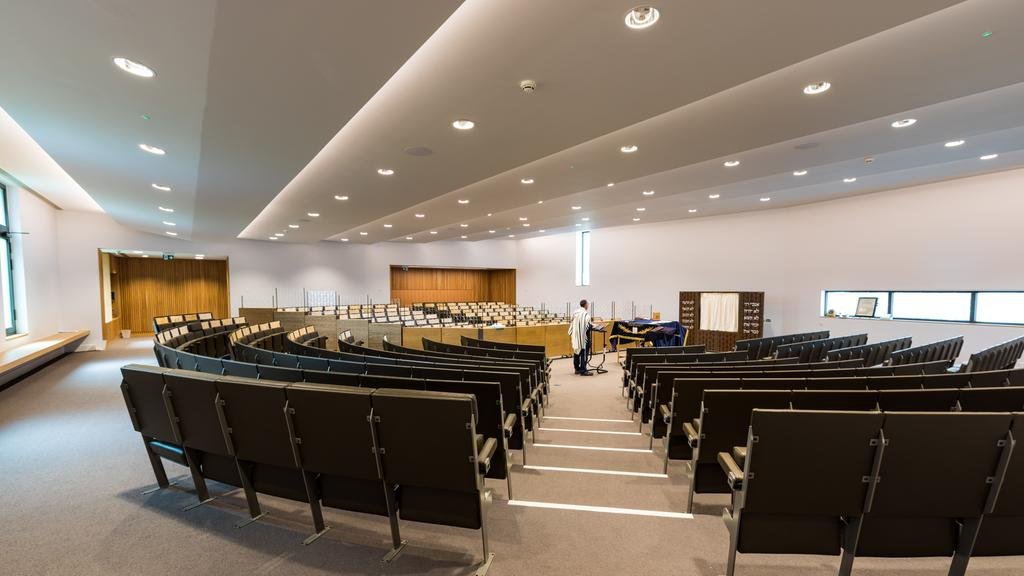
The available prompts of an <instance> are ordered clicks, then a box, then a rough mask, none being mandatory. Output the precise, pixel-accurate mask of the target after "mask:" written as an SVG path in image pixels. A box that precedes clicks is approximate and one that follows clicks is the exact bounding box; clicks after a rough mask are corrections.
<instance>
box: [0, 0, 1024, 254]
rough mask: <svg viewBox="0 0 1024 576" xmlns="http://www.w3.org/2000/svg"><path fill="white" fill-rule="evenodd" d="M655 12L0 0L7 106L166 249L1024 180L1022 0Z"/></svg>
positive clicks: (776, 0) (593, 1)
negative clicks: (815, 89)
mask: <svg viewBox="0 0 1024 576" xmlns="http://www.w3.org/2000/svg"><path fill="white" fill-rule="evenodd" d="M651 3H652V4H653V5H655V6H656V7H658V8H659V10H661V19H660V21H659V22H658V23H657V24H656V25H655V26H653V27H651V28H650V29H647V30H641V31H638V30H630V29H628V28H626V27H625V26H624V24H623V16H624V15H625V13H626V11H627V10H628V9H629V8H631V7H632V6H633V5H634V1H625V2H624V1H613V0H559V3H558V10H552V9H551V2H550V1H542V0H519V1H517V2H491V1H487V0H466V1H465V2H461V3H460V2H458V1H456V0H431V2H414V3H412V2H403V1H401V0H387V1H380V2H374V3H372V4H370V5H368V4H366V3H362V2H360V3H356V2H332V1H329V0H319V1H308V2H302V3H299V4H298V6H297V5H296V4H295V3H281V2H275V1H273V0H259V1H258V2H257V1H254V0H220V1H218V2H210V1H203V0H193V1H187V2H174V3H166V2H157V1H156V0H146V1H128V0H121V1H115V0H97V1H95V2H92V3H83V2H78V1H74V0H66V1H64V2H52V3H46V4H43V5H42V6H39V5H37V4H39V3H36V2H27V1H15V0H0V4H3V8H2V11H3V13H4V14H5V17H4V19H3V20H2V23H0V52H2V53H4V54H11V53H16V54H18V55H19V57H18V58H4V59H0V77H5V78H18V79H19V82H16V83H11V84H10V85H4V86H3V89H0V107H3V108H4V109H6V110H7V111H8V112H9V113H10V114H11V116H12V117H13V118H14V119H15V120H17V122H18V123H19V124H21V126H22V127H24V128H25V130H26V131H27V132H28V133H29V134H30V135H31V136H32V137H33V138H35V140H36V141H37V142H39V144H40V145H41V146H42V148H43V149H45V150H46V152H48V153H49V154H50V156H52V157H53V159H54V160H56V162H57V163H58V164H60V166H61V167H63V168H64V169H65V170H66V171H67V172H68V174H70V175H71V177H73V178H74V180H75V181H77V182H78V184H81V185H82V187H83V188H85V190H86V191H88V192H89V194H90V195H92V197H93V198H95V199H96V201H97V202H98V203H99V204H100V205H101V206H102V207H103V209H105V210H106V211H107V212H108V213H110V214H111V215H112V216H113V217H114V218H116V219H117V220H119V221H121V222H122V223H125V224H127V225H129V226H133V227H135V228H138V229H142V230H147V231H152V232H154V233H160V234H162V233H163V231H164V230H165V229H166V228H165V227H164V226H163V225H162V224H161V221H162V220H165V219H166V214H162V213H160V212H159V211H157V209H156V205H158V204H163V205H167V204H172V205H173V206H174V208H175V209H176V212H175V214H174V217H175V220H176V221H177V224H178V226H176V227H175V230H177V231H178V232H179V234H180V236H179V237H181V238H188V237H204V238H207V237H208V238H225V237H234V236H241V237H243V238H252V239H256V240H261V241H263V240H267V238H268V237H269V236H271V235H273V234H275V233H284V234H285V236H284V237H283V238H282V239H281V240H280V241H285V242H315V241H320V240H325V239H332V240H340V239H342V238H346V239H349V240H350V241H352V242H380V241H389V240H397V241H402V242H405V241H406V240H404V238H406V237H411V238H413V240H412V241H413V242H419V241H424V242H425V241H434V240H443V239H456V240H457V239H459V238H460V236H462V235H465V236H466V237H467V240H482V239H487V238H493V237H496V236H498V235H505V236H507V235H508V234H511V233H515V234H516V235H517V237H520V236H521V235H523V234H526V235H536V234H540V233H541V232H540V231H541V230H542V229H543V230H545V231H546V232H553V231H556V230H560V231H564V230H572V229H586V228H595V227H601V226H613V225H615V226H617V225H623V224H632V223H633V221H632V219H633V218H634V217H640V218H641V221H640V223H645V222H651V221H658V220H668V219H679V218H693V217H702V216H706V215H711V214H721V213H728V212H738V211H746V210H761V209H768V208H775V207H780V206H788V205H794V204H800V203H806V202H815V201H821V200H825V199H830V198H835V197H839V196H844V195H850V194H861V193H866V192H874V191H878V190H884V189H888V188H893V187H897V186H905V185H913V184H918V183H923V182H929V181H934V180H938V179H947V178H955V177H960V176H966V175H971V174H976V173H981V172H986V171H994V170H1004V169H1008V168H1013V167H1018V166H1021V165H1024V108H1022V107H1021V106H1020V105H1019V102H1021V101H1024V67H1022V66H1020V65H1019V59H1020V56H1019V55H1020V54H1022V53H1024V3H1021V2H1019V1H1017V0H968V1H964V2H957V1H955V0H901V1H900V2H891V1H887V0H862V1H860V2H847V1H842V0H830V1H822V0H773V2H749V1H746V0H719V1H716V2H697V1H692V0H665V1H656V0H652V2H651ZM368 7H370V8H368ZM42 30H46V31H47V32H48V33H47V34H41V33H40V31H42ZM986 31H992V32H994V33H993V34H992V35H991V36H990V37H984V36H983V32H986ZM116 55H125V56H128V57H130V58H133V59H136V60H139V61H141V62H144V63H146V64H148V65H151V66H152V67H154V68H155V69H156V70H157V74H158V75H157V77H156V78H155V79H152V80H142V79H137V78H134V77H130V76H127V75H125V74H124V73H122V72H120V71H119V70H117V69H116V68H114V67H113V66H111V65H110V59H111V58H112V57H113V56H116ZM523 79H532V80H535V81H536V82H537V84H538V89H537V91H536V92H535V93H533V94H524V93H522V92H521V91H520V89H519V87H518V84H519V82H520V81H521V80H523ZM819 80H828V81H829V82H831V83H832V86H833V87H832V89H831V90H830V91H829V92H827V93H825V94H821V95H816V96H807V95H804V94H803V93H802V92H801V89H802V87H803V86H804V85H806V84H808V83H811V82H815V81H819ZM143 113H148V114H151V116H152V119H151V120H142V119H141V118H140V114H143ZM903 117H914V118H917V119H918V123H917V124H916V125H914V126H913V127H910V128H905V129H901V130H895V129H893V128H891V127H890V126H889V124H890V122H892V121H893V120H895V119H898V118H903ZM458 118H469V119H472V120H474V121H475V122H476V128H475V129H473V130H471V131H468V132H461V131H456V130H454V129H453V128H452V127H451V122H452V121H453V120H455V119H458ZM955 138H964V139H966V140H967V144H965V145H964V146H961V147H959V148H952V149H949V148H945V147H944V146H943V145H942V143H943V142H945V141H947V140H950V139H955ZM141 141H146V142H150V143H153V144H157V145H159V146H162V147H164V148H167V149H168V154H167V156H166V157H162V158H157V157H152V156H149V155H146V154H145V153H142V152H140V151H139V150H138V149H137V148H136V147H135V146H136V144H138V143H139V142H141ZM626 144H636V145H637V146H639V150H638V151H637V152H636V153H634V154H629V155H627V154H623V153H622V152H620V151H619V147H620V146H623V145H626ZM413 146H422V147H427V148H429V149H430V150H432V152H433V153H432V154H430V155H428V156H413V155H409V154H406V153H403V150H405V149H406V148H408V147H413ZM987 153H999V154H1000V156H999V157H998V158H996V159H994V160H989V161H981V160H979V159H978V156H980V155H982V154H987ZM867 156H870V157H872V158H874V162H873V163H872V164H865V163H864V158H865V157H867ZM733 158H736V159H739V160H741V162H742V163H741V165H740V166H738V167H736V168H725V167H723V166H722V162H723V161H724V160H727V159H733ZM0 161H2V160H0ZM385 167H386V168H391V169H394V170H395V174H394V175H392V176H381V175H379V174H377V169H378V168H385ZM0 168H3V166H2V165H0ZM798 169H806V170H808V174H807V175H806V176H801V177H796V176H793V175H792V172H793V171H794V170H798ZM524 177H529V178H533V179H534V183H533V184H530V185H525V184H522V183H520V179H521V178H524ZM846 177H856V178H857V181H856V182H854V183H843V182H842V179H843V178H846ZM151 182H160V183H167V184H170V185H172V186H174V190H173V191H172V192H170V193H161V192H158V191H155V190H152V189H151V188H149V184H150V183H151ZM608 182H614V183H615V186H614V187H607V186H606V184H607V183H608ZM642 190H654V191H655V194H654V195H653V196H643V195H642V194H641V191H642ZM709 194H719V195H720V197H719V198H718V199H716V200H711V199H709V198H708V195H709ZM335 195H346V196H348V197H349V200H347V201H338V200H335V199H334V196H335ZM763 196H769V197H771V201H770V202H760V201H759V198H761V197H763ZM459 199H463V200H469V203H468V204H459V203H458V202H457V200H459ZM538 201H543V203H542V204H538ZM574 205H578V206H582V209H581V210H579V211H573V210H571V209H570V207H571V206H574ZM637 207H643V208H645V211H644V212H643V213H639V212H637V211H636V208H637ZM693 209H696V210H697V212H695V213H693V212H690V210H693ZM307 212H317V213H319V214H320V216H319V217H317V218H311V217H308V216H307V215H306V213H307ZM417 213H420V214H425V215H426V216H425V217H424V218H417V217H415V216H414V214H417ZM488 214H491V215H490V216H488ZM584 217H586V218H589V220H588V221H586V222H583V221H581V218H584ZM520 218H527V219H528V220H526V221H525V222H524V221H522V220H520ZM524 223H528V224H530V226H529V227H523V224H524ZM289 224H298V225H300V226H301V227H300V228H299V229H291V228H288V225H289ZM385 224H390V225H391V227H389V228H385V227H384V225H385ZM462 224H465V225H466V226H465V227H463V226H461V225H462ZM577 224H579V226H576V225H577ZM490 230H494V231H495V232H494V233H490V232H489V231H490ZM430 231H434V232H436V234H430ZM360 232H366V233H367V234H366V235H365V236H363V235H360V234H359V233H360Z"/></svg>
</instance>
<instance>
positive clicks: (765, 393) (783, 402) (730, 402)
mask: <svg viewBox="0 0 1024 576" xmlns="http://www.w3.org/2000/svg"><path fill="white" fill-rule="evenodd" d="M790 395H791V392H790V391H789V390H705V391H704V399H703V400H702V402H701V417H700V424H699V427H698V429H697V442H696V446H695V447H694V451H693V461H692V465H691V466H690V468H689V470H688V474H687V475H688V476H689V479H690V492H689V496H688V498H687V501H686V511H687V512H688V513H689V512H692V511H693V496H694V494H728V493H729V492H731V490H732V487H731V486H730V484H729V482H728V480H727V478H726V475H725V474H724V473H723V472H722V469H721V466H720V465H719V463H718V454H719V452H732V449H733V447H734V446H741V445H743V444H744V443H745V442H746V439H747V432H748V429H749V427H750V414H751V412H752V411H753V410H754V409H755V408H763V409H773V408H777V409H784V408H789V400H790Z"/></svg>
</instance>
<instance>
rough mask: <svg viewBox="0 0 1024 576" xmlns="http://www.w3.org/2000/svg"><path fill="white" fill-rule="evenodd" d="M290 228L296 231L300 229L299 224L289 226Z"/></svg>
mask: <svg viewBox="0 0 1024 576" xmlns="http://www.w3.org/2000/svg"><path fill="white" fill-rule="evenodd" d="M288 227H289V228H291V229H295V228H298V227H299V225H298V224H289V225H288Z"/></svg>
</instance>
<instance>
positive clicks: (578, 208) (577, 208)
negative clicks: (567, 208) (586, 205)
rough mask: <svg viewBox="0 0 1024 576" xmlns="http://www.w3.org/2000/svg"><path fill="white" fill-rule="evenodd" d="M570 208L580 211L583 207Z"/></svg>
mask: <svg viewBox="0 0 1024 576" xmlns="http://www.w3.org/2000/svg"><path fill="white" fill-rule="evenodd" d="M571 208H572V209H573V210H580V209H582V208H583V206H572V207H571Z"/></svg>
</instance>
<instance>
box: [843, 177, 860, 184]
mask: <svg viewBox="0 0 1024 576" xmlns="http://www.w3.org/2000/svg"><path fill="white" fill-rule="evenodd" d="M856 181H857V179H856V178H854V177H853V176H851V177H849V178H843V182H846V183H847V184H850V183H853V182H856Z"/></svg>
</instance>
